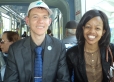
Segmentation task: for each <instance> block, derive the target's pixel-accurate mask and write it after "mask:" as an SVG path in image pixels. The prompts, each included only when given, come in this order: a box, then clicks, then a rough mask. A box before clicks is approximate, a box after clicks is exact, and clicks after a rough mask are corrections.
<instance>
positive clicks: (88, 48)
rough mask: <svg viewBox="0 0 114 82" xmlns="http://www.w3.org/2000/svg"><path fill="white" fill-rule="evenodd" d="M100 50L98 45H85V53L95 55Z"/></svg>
mask: <svg viewBox="0 0 114 82" xmlns="http://www.w3.org/2000/svg"><path fill="white" fill-rule="evenodd" d="M98 49H99V46H98V45H89V44H87V43H85V45H84V51H86V52H89V53H93V52H95V51H97V50H98Z"/></svg>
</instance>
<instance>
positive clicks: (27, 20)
mask: <svg viewBox="0 0 114 82" xmlns="http://www.w3.org/2000/svg"><path fill="white" fill-rule="evenodd" d="M25 22H26V24H27V25H28V26H29V17H28V16H26V17H25Z"/></svg>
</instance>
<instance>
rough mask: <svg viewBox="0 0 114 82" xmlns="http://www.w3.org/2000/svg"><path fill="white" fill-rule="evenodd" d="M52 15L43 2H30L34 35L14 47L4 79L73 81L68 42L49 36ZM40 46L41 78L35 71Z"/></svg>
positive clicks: (7, 81) (18, 81)
mask: <svg viewBox="0 0 114 82" xmlns="http://www.w3.org/2000/svg"><path fill="white" fill-rule="evenodd" d="M51 14H52V12H51V10H50V9H49V7H48V6H47V5H46V4H45V3H44V2H43V1H35V2H32V3H31V4H30V5H29V7H28V12H27V17H26V23H27V25H28V26H29V27H30V34H31V35H30V37H26V38H24V39H22V40H20V41H18V42H16V43H14V44H13V45H11V46H10V49H9V52H8V54H9V55H8V59H7V61H8V63H7V66H6V72H5V78H4V82H35V80H36V79H40V80H42V81H40V82H69V73H68V68H67V64H66V56H65V52H66V50H65V45H64V44H63V43H62V42H61V41H60V40H58V39H55V38H54V37H51V36H49V35H46V31H47V29H48V27H49V25H50V23H51V19H50V15H51ZM37 46H41V47H42V48H43V53H42V59H43V68H42V73H43V74H42V76H41V77H36V76H35V72H34V69H35V59H36V53H35V48H36V47H37ZM40 62H41V61H40ZM37 71H38V70H37ZM40 72H41V71H40ZM37 73H38V72H37ZM37 82H39V81H37Z"/></svg>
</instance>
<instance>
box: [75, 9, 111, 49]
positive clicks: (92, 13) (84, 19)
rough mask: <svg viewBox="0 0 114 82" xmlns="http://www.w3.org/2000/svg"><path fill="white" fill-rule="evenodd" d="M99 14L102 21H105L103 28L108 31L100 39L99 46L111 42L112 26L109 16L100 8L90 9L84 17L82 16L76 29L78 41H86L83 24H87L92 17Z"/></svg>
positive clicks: (82, 42) (80, 42) (79, 42)
mask: <svg viewBox="0 0 114 82" xmlns="http://www.w3.org/2000/svg"><path fill="white" fill-rule="evenodd" d="M96 16H99V17H101V19H102V21H103V30H105V31H106V32H105V33H104V35H103V36H102V37H101V39H100V41H99V47H101V46H102V47H104V46H105V47H107V46H108V45H109V43H110V37H111V33H110V27H109V22H108V18H107V16H106V14H105V13H103V12H102V11H100V10H89V11H87V12H86V13H85V14H84V15H83V17H82V18H81V20H80V22H79V24H78V26H77V30H76V38H77V43H78V44H79V45H80V44H84V43H85V38H84V34H83V26H85V24H86V23H87V22H88V21H89V20H90V19H92V18H94V17H96Z"/></svg>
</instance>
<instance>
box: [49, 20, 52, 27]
mask: <svg viewBox="0 0 114 82" xmlns="http://www.w3.org/2000/svg"><path fill="white" fill-rule="evenodd" d="M51 22H52V19H51V18H50V19H49V26H50V24H51Z"/></svg>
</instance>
